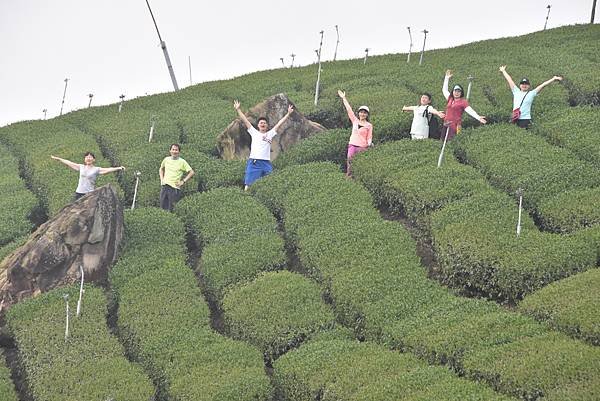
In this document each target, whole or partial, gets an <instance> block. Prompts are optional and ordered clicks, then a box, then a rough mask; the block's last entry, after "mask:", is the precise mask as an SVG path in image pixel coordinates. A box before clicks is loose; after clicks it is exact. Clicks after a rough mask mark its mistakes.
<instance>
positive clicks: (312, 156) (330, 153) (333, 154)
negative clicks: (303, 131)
mask: <svg viewBox="0 0 600 401" xmlns="http://www.w3.org/2000/svg"><path fill="white" fill-rule="evenodd" d="M349 137H350V134H349V130H346V129H335V130H328V131H326V132H322V133H319V134H316V135H313V136H311V137H309V138H307V139H304V140H302V141H301V142H299V143H297V144H296V145H294V146H293V147H292V148H290V149H289V150H287V151H285V152H283V153H281V154H280V155H279V157H278V158H277V159H275V161H274V162H273V166H274V168H275V169H281V168H284V167H287V166H290V165H293V164H306V163H310V162H316V161H325V160H328V161H332V162H334V163H336V164H344V163H345V161H346V150H347V147H348V138H349Z"/></svg>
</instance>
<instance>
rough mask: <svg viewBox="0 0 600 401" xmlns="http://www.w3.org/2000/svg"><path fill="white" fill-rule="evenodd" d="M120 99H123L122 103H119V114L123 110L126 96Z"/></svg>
mask: <svg viewBox="0 0 600 401" xmlns="http://www.w3.org/2000/svg"><path fill="white" fill-rule="evenodd" d="M119 98H120V99H121V103H119V113H120V112H121V109H122V108H123V100H124V99H125V95H121V96H119Z"/></svg>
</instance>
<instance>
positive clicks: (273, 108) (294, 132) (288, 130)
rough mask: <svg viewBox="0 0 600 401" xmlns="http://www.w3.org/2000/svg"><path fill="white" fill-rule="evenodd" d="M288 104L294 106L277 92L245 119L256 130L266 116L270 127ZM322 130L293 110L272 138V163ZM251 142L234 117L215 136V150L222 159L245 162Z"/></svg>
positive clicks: (283, 113) (279, 117) (319, 126)
mask: <svg viewBox="0 0 600 401" xmlns="http://www.w3.org/2000/svg"><path fill="white" fill-rule="evenodd" d="M289 104H292V105H293V103H292V102H291V100H290V99H289V98H288V97H287V96H286V95H285V94H283V93H280V94H277V95H275V96H271V97H270V98H268V99H267V100H265V101H264V102H262V103H260V104H258V105H256V106H254V107H252V108H251V109H250V110H249V111H248V113H247V114H246V117H248V120H249V121H250V123H251V124H253V125H254V126H255V127H256V120H258V118H259V117H266V118H267V120H268V122H269V128H271V127H273V126H274V125H275V124H277V122H278V121H279V120H280V119H281V118H282V117H283V116H284V115H285V114H286V113H287V109H288V105H289ZM294 108H295V107H294ZM324 130H325V127H323V126H322V125H321V124H319V123H316V122H313V121H310V120H309V119H307V118H306V117H304V116H303V115H302V114H300V113H299V112H298V110H295V111H294V113H292V114H291V115H290V117H289V118H288V119H287V121H285V122H284V124H283V125H282V126H281V128H280V129H279V130H278V131H279V132H278V133H277V136H275V138H273V143H272V144H271V160H275V159H276V158H277V156H278V155H279V153H280V152H285V151H286V150H287V149H289V148H290V147H291V146H292V145H294V144H295V143H297V142H299V141H300V140H302V139H304V138H308V137H309V136H311V135H313V134H315V133H318V132H321V131H324ZM250 142H251V138H250V135H249V134H248V131H247V130H246V126H245V125H244V123H243V122H242V121H241V120H240V119H239V118H237V119H235V120H234V121H233V122H232V123H231V124H229V126H227V128H226V129H225V131H223V132H222V133H221V134H220V135H219V136H218V137H217V149H218V150H219V154H220V156H221V158H222V159H225V160H244V159H247V158H248V155H250Z"/></svg>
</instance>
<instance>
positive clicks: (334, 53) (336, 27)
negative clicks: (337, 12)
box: [333, 25, 340, 61]
mask: <svg viewBox="0 0 600 401" xmlns="http://www.w3.org/2000/svg"><path fill="white" fill-rule="evenodd" d="M335 34H336V35H337V41H336V42H335V51H334V52H333V61H335V58H336V57H337V49H338V45H339V44H340V31H339V29H338V26H337V25H336V26H335Z"/></svg>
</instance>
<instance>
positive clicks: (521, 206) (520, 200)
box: [517, 188, 523, 237]
mask: <svg viewBox="0 0 600 401" xmlns="http://www.w3.org/2000/svg"><path fill="white" fill-rule="evenodd" d="M517 196H518V197H519V218H518V220H517V237H518V236H520V235H521V214H522V212H523V188H519V189H517Z"/></svg>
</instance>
